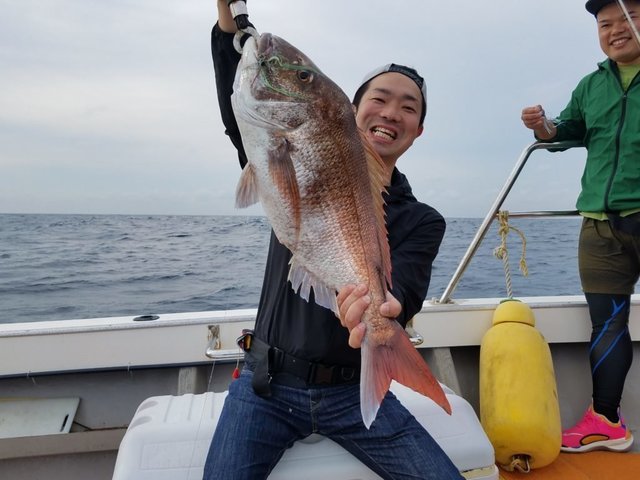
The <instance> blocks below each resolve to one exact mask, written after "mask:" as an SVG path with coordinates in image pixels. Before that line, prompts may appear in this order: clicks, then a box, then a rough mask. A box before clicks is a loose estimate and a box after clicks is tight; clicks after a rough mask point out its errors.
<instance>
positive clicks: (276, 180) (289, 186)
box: [268, 137, 301, 250]
mask: <svg viewBox="0 0 640 480" xmlns="http://www.w3.org/2000/svg"><path fill="white" fill-rule="evenodd" d="M274 143H276V145H275V148H271V149H270V150H269V153H268V155H269V159H268V163H269V174H270V175H271V180H272V181H273V184H274V186H275V188H276V189H277V190H278V191H279V192H280V195H281V196H282V197H283V198H284V199H285V203H286V204H287V206H288V207H289V209H290V213H291V216H292V221H293V229H294V232H295V238H293V239H290V240H291V241H292V242H293V244H292V245H287V246H288V247H289V250H293V249H294V248H295V245H296V244H297V243H298V238H299V237H300V225H301V220H300V210H301V200H300V189H299V188H298V180H297V178H296V169H295V167H294V165H293V160H292V159H291V144H290V143H289V142H288V141H287V139H286V138H284V137H279V138H276V139H275V140H274Z"/></svg>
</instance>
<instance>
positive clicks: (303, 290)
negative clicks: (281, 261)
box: [289, 256, 339, 317]
mask: <svg viewBox="0 0 640 480" xmlns="http://www.w3.org/2000/svg"><path fill="white" fill-rule="evenodd" d="M289 281H290V282H291V288H293V290H294V291H295V292H297V293H298V295H300V296H301V297H302V298H304V299H305V300H306V301H307V302H308V301H309V297H310V293H311V288H313V298H314V300H315V302H316V303H317V304H318V305H320V306H321V307H324V308H328V309H329V310H331V311H333V313H334V314H335V315H336V317H337V316H339V313H338V302H337V300H336V291H335V290H334V289H332V288H329V287H327V286H326V285H325V284H324V283H323V282H321V281H320V280H319V279H318V278H317V277H316V276H315V275H313V274H312V273H311V272H309V271H308V270H307V269H306V268H304V267H303V266H301V265H298V264H297V263H296V262H295V256H294V257H292V259H291V268H290V269H289Z"/></svg>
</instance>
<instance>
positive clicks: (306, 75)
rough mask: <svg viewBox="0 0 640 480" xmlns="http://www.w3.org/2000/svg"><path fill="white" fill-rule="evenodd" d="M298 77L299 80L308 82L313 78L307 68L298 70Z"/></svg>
mask: <svg viewBox="0 0 640 480" xmlns="http://www.w3.org/2000/svg"><path fill="white" fill-rule="evenodd" d="M298 79H299V80H300V81H301V82H304V83H309V82H310V81H311V80H313V74H312V73H311V72H310V71H309V70H298Z"/></svg>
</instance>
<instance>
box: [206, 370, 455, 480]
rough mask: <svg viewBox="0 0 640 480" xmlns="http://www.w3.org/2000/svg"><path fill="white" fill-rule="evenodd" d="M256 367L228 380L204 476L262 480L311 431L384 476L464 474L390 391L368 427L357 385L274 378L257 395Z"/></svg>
mask: <svg viewBox="0 0 640 480" xmlns="http://www.w3.org/2000/svg"><path fill="white" fill-rule="evenodd" d="M252 375H253V373H252V372H251V371H250V370H248V369H246V368H245V369H244V370H243V371H242V373H241V375H240V377H239V378H238V379H237V380H235V381H234V382H232V383H231V385H230V388H229V395H228V396H227V399H226V400H225V404H224V407H223V409H222V414H221V416H220V421H219V422H218V426H217V428H216V431H215V433H214V436H213V440H212V442H211V447H210V448H209V454H208V456H207V461H206V464H205V470H204V480H214V479H215V480H220V479H223V480H258V479H259V480H264V479H266V478H267V477H268V475H269V473H270V472H271V470H273V468H274V467H275V466H276V464H277V462H278V460H280V458H281V457H282V455H283V454H284V452H285V450H286V449H287V448H289V447H291V446H292V445H293V443H294V442H295V441H296V440H300V439H303V438H305V437H307V436H309V435H310V434H312V433H318V434H320V435H323V436H325V437H328V438H330V439H331V440H333V441H335V442H336V443H338V444H340V445H341V446H342V447H343V448H345V449H346V450H348V451H349V452H351V454H353V455H354V456H355V457H357V458H358V459H360V461H362V462H363V463H364V464H365V465H367V466H368V467H369V468H370V469H371V470H373V471H374V472H376V473H377V474H378V475H379V476H381V477H382V478H384V479H389V480H391V479H393V480H398V479H402V480H405V479H406V480H408V479H413V480H416V479H421V480H426V479H434V480H436V479H437V480H448V479H456V480H459V479H462V478H463V477H462V476H461V475H460V472H459V471H458V469H457V468H456V466H455V465H454V464H453V463H452V462H451V460H450V459H449V458H448V457H447V455H446V454H445V453H444V451H443V450H442V449H441V448H440V446H439V445H438V444H437V443H436V442H435V441H434V440H433V438H431V436H430V435H429V434H428V433H427V431H426V430H425V429H424V428H423V427H422V426H421V425H420V424H419V423H418V421H417V420H416V419H415V418H414V417H413V415H411V414H410V413H409V412H408V411H407V409H406V408H405V407H404V406H402V404H400V402H399V401H398V400H397V399H396V397H395V396H394V395H393V394H392V393H391V392H389V393H387V396H386V398H385V399H384V401H383V402H382V405H381V407H380V410H379V411H378V415H377V417H376V420H375V421H374V422H373V424H372V426H371V429H370V430H367V429H366V428H365V426H364V424H363V423H362V417H361V414H360V387H359V385H357V384H356V385H340V386H330V387H317V388H292V387H287V386H284V385H278V384H272V385H271V392H272V394H271V396H270V397H269V398H263V397H259V396H258V395H256V394H255V393H254V391H253V388H252V387H251V378H252Z"/></svg>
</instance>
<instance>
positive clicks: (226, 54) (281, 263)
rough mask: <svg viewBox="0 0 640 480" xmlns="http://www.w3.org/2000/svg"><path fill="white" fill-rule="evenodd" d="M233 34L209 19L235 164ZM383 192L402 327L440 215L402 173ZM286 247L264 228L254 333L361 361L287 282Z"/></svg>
mask: <svg viewBox="0 0 640 480" xmlns="http://www.w3.org/2000/svg"><path fill="white" fill-rule="evenodd" d="M232 39H233V35H231V34H227V33H225V32H222V31H221V30H220V29H219V28H218V26H217V25H216V26H215V27H214V28H213V31H212V35H211V50H212V54H213V64H214V69H215V75H216V87H217V92H218V102H219V105H220V112H221V115H222V121H223V123H224V125H225V128H226V131H225V133H226V134H227V135H229V137H230V138H231V141H232V142H233V144H234V145H235V147H236V148H237V149H238V157H239V160H240V165H241V166H242V167H244V166H245V165H246V163H247V158H246V155H245V153H244V148H243V146H242V139H241V137H240V132H239V131H238V126H237V123H236V120H235V117H234V115H233V110H232V108H231V101H230V96H231V93H232V88H233V80H234V76H235V71H236V67H237V64H238V61H239V58H240V56H239V54H238V53H237V52H236V51H235V50H234V48H233V44H232ZM387 191H388V193H387V194H386V196H385V202H386V204H385V213H386V222H387V230H388V232H389V234H388V239H389V246H390V250H391V264H392V271H391V276H392V282H393V289H392V291H391V293H392V294H393V296H394V297H396V298H397V299H398V300H399V301H400V303H401V304H402V314H401V315H400V317H398V319H397V320H398V321H399V322H400V323H401V324H402V325H403V326H404V325H406V323H407V321H408V320H409V319H411V317H413V316H414V315H415V314H416V313H417V312H419V311H420V309H421V307H422V302H423V301H424V299H425V297H426V295H427V289H428V287H429V281H430V279H431V266H432V263H433V260H434V259H435V257H436V255H437V253H438V249H439V248H440V243H441V242H442V237H443V236H444V231H445V221H444V219H443V218H442V216H441V215H440V214H439V213H438V212H437V211H436V210H435V209H434V208H432V207H430V206H428V205H425V204H424V203H420V202H418V201H417V200H416V198H415V197H414V196H413V194H412V192H411V186H410V185H409V182H408V181H407V179H406V177H405V176H404V175H403V174H402V173H400V172H399V171H398V169H394V171H393V175H392V177H391V185H390V186H389V187H387ZM290 258H291V252H289V250H288V249H287V248H286V247H284V246H283V245H282V244H281V243H280V242H279V241H278V239H277V238H276V236H275V234H274V233H273V231H272V232H271V242H270V245H269V254H268V256H267V265H266V269H265V273H264V281H263V285H262V293H261V295H260V303H259V305H258V315H257V319H256V324H255V335H256V336H257V337H258V338H260V339H261V340H263V341H264V342H266V343H268V344H269V345H272V346H276V347H279V348H281V349H282V350H284V351H285V352H288V353H289V354H291V355H294V356H296V357H298V358H304V359H307V360H310V361H314V362H320V363H324V364H329V365H347V366H359V365H360V352H359V350H355V349H352V348H351V347H349V345H348V338H349V334H348V331H347V329H346V328H344V327H343V326H342V325H341V324H340V321H339V320H338V319H337V318H336V317H335V315H334V314H333V312H331V311H330V310H328V309H326V308H324V307H320V306H318V305H316V304H315V302H313V290H312V292H311V297H310V301H309V302H307V301H305V300H304V299H302V298H301V297H300V296H299V295H298V294H296V293H295V292H294V291H293V289H292V288H291V285H290V284H289V282H288V281H287V277H288V274H289V260H290Z"/></svg>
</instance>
